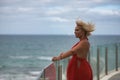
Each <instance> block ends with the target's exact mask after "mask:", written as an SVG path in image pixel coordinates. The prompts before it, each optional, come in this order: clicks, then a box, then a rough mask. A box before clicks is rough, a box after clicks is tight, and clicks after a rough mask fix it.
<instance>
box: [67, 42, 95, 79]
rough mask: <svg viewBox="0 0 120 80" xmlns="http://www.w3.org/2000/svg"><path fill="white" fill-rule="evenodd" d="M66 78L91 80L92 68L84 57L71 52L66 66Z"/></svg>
mask: <svg viewBox="0 0 120 80" xmlns="http://www.w3.org/2000/svg"><path fill="white" fill-rule="evenodd" d="M77 44H78V43H77ZM77 44H76V45H77ZM76 45H74V46H73V47H75V46H76ZM67 80H93V76H92V69H91V67H90V64H89V63H88V62H87V60H86V59H85V58H79V57H78V56H77V54H73V56H72V58H71V60H70V61H69V63H68V67H67Z"/></svg>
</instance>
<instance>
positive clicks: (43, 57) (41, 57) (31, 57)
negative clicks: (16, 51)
mask: <svg viewBox="0 0 120 80" xmlns="http://www.w3.org/2000/svg"><path fill="white" fill-rule="evenodd" d="M10 58H11V59H40V60H48V61H51V59H52V57H51V56H10Z"/></svg>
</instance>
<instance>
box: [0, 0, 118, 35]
mask: <svg viewBox="0 0 120 80" xmlns="http://www.w3.org/2000/svg"><path fill="white" fill-rule="evenodd" d="M77 19H81V20H83V21H85V22H92V23H93V24H95V31H94V32H93V33H92V34H94V35H120V0H0V34H54V35H57V34H58V35H59V34H63V35H71V34H74V28H75V25H76V24H75V21H76V20H77Z"/></svg>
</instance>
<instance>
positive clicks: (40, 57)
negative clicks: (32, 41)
mask: <svg viewBox="0 0 120 80" xmlns="http://www.w3.org/2000/svg"><path fill="white" fill-rule="evenodd" d="M37 59H41V60H48V61H50V60H52V57H50V56H39V57H37Z"/></svg>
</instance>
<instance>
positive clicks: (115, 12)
mask: <svg viewBox="0 0 120 80" xmlns="http://www.w3.org/2000/svg"><path fill="white" fill-rule="evenodd" d="M89 12H90V13H94V14H95V13H96V14H101V15H107V16H108V15H112V16H114V15H116V16H120V10H111V9H97V8H96V9H90V10H89Z"/></svg>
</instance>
